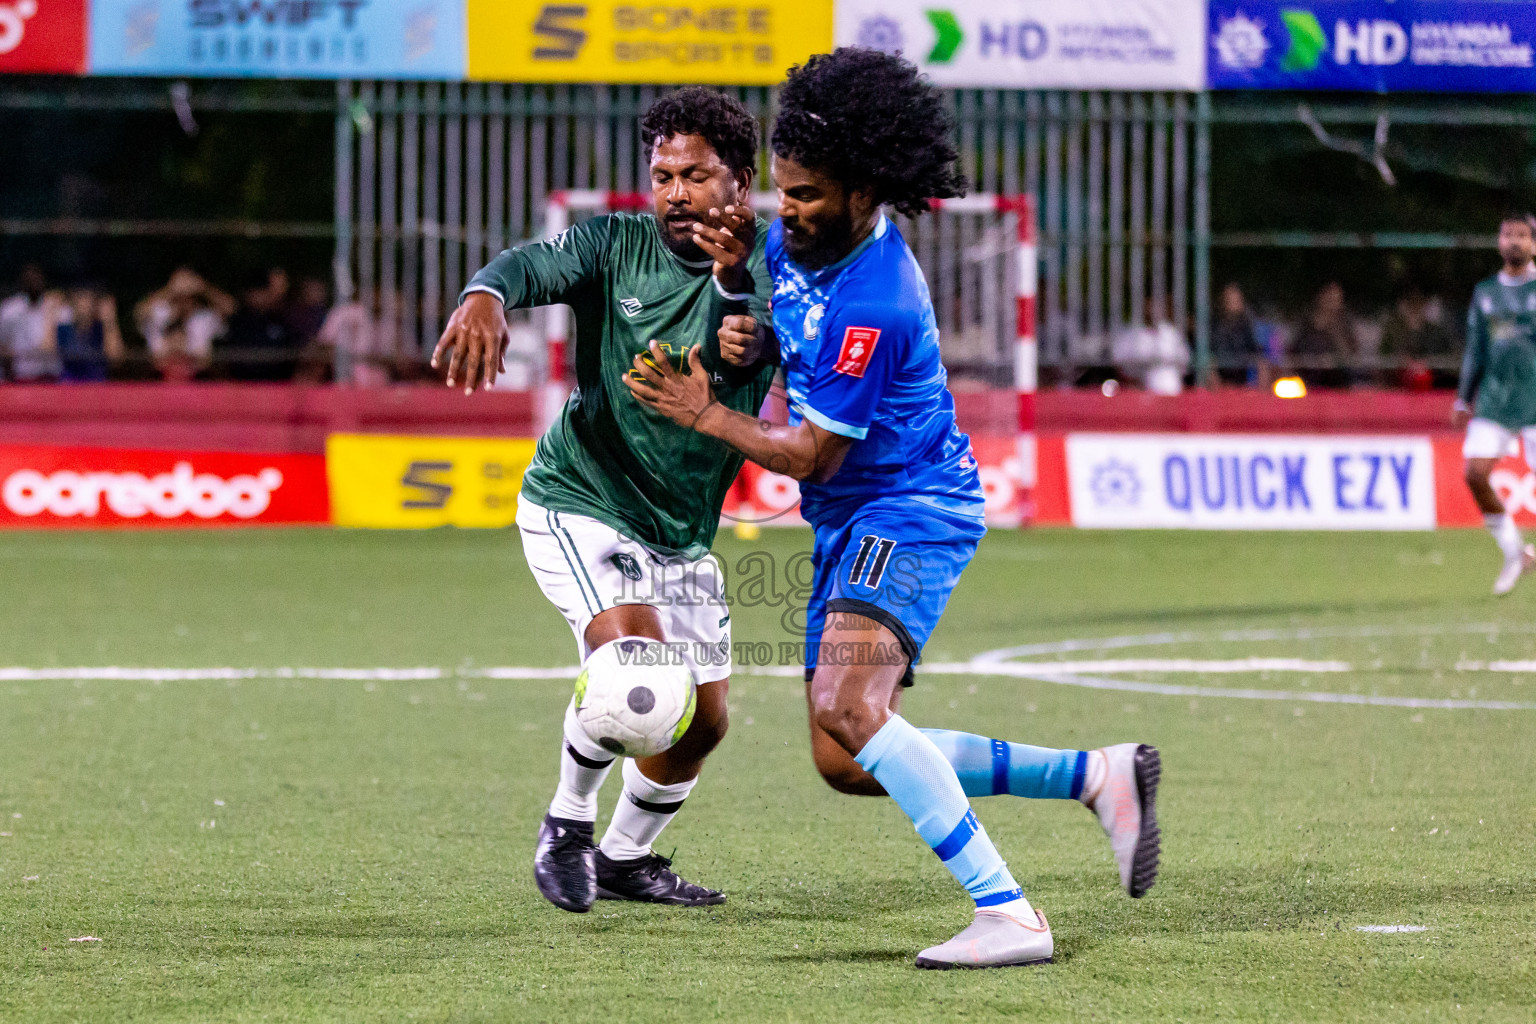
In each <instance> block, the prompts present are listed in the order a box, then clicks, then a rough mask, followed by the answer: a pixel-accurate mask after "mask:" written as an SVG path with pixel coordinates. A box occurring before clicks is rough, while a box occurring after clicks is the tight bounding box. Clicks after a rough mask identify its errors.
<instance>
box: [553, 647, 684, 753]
mask: <svg viewBox="0 0 1536 1024" xmlns="http://www.w3.org/2000/svg"><path fill="white" fill-rule="evenodd" d="M695 699H696V697H695V687H694V682H693V672H692V671H691V670H690V669H689V668H688V664H687V662H686V661H684V660H683V657H682V655H681V654H679V653H678V651H677V650H676V648H674V647H669V646H667V645H666V644H664V643H661V642H659V641H656V640H652V639H650V638H649V637H643V636H621V637H619V638H618V639H617V640H610V641H609V642H608V643H606V644H603V646H601V647H599V648H598V649H597V650H595V651H593V652H592V653H591V654H590V655H588V656H587V660H586V663H585V664H583V665H582V666H581V674H580V675H578V676H577V677H576V720H577V721H578V722H580V723H581V727H582V729H583V730H585V731H586V734H587V735H588V736H590V737H591V738H592V741H593V742H594V743H597V744H599V745H600V746H601V747H602V748H603V749H604V750H607V751H609V752H611V753H614V754H617V755H619V756H622V757H651V756H653V755H655V754H659V753H661V752H662V751H664V750H666V749H668V748H669V747H671V746H672V745H673V744H674V743H676V742H677V741H678V740H680V739H682V738H683V733H685V732H687V731H688V726H689V724H690V723H691V722H692V721H693V709H694V702H695Z"/></svg>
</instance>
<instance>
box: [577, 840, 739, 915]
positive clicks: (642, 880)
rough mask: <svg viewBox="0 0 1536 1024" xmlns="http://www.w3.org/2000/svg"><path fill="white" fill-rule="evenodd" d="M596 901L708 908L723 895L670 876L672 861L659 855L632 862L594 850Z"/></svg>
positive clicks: (655, 854)
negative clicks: (627, 901) (595, 852)
mask: <svg viewBox="0 0 1536 1024" xmlns="http://www.w3.org/2000/svg"><path fill="white" fill-rule="evenodd" d="M595 859H596V861H597V898H598V899H600V900H631V901H633V902H636V903H666V904H670V905H671V906H674V907H712V906H716V905H718V904H721V903H724V902H725V893H723V892H716V891H715V890H713V889H706V888H704V887H703V886H702V885H694V884H693V883H692V882H690V881H688V880H687V879H685V878H680V877H679V876H677V875H675V874H673V873H672V870H671V868H672V858H670V857H663V856H662V855H661V854H659V853H651V854H650V855H649V856H646V857H636V858H635V859H634V860H612V859H610V858H609V857H608V856H607V855H606V854H604V853H603V851H602V850H598V851H597V856H596V858H595Z"/></svg>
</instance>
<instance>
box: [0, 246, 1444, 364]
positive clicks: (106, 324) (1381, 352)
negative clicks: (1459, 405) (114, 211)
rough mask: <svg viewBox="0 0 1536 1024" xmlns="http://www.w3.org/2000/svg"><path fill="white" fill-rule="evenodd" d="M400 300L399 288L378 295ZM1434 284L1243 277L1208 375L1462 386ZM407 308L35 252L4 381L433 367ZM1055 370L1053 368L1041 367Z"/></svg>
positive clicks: (527, 358) (1155, 348)
mask: <svg viewBox="0 0 1536 1024" xmlns="http://www.w3.org/2000/svg"><path fill="white" fill-rule="evenodd" d="M379 299H380V301H381V304H382V305H384V306H386V307H388V312H389V313H390V314H393V313H395V312H396V311H397V310H399V309H400V303H401V301H402V300H401V297H400V296H399V295H383V296H379ZM1459 319H1460V317H1459V315H1457V314H1453V313H1451V312H1450V311H1449V310H1448V309H1447V304H1446V303H1445V302H1443V301H1442V300H1441V299H1440V298H1438V297H1436V296H1432V295H1426V294H1425V293H1424V292H1422V291H1421V290H1419V289H1417V288H1413V287H1409V288H1407V289H1406V290H1404V291H1403V292H1402V293H1401V295H1400V296H1399V297H1398V299H1397V301H1396V302H1395V303H1394V304H1393V305H1392V307H1391V308H1390V309H1387V310H1385V311H1382V312H1379V313H1377V314H1376V315H1365V314H1361V313H1358V312H1355V311H1353V310H1351V308H1350V306H1349V303H1348V302H1347V297H1346V295H1345V293H1344V289H1343V287H1342V286H1340V285H1339V284H1338V283H1337V282H1331V283H1328V284H1326V285H1324V286H1323V287H1322V288H1321V289H1320V290H1319V291H1318V293H1317V295H1316V296H1315V297H1314V298H1313V300H1312V301H1311V303H1310V305H1309V306H1308V307H1307V308H1306V309H1305V310H1304V311H1302V312H1301V313H1300V314H1299V315H1297V314H1294V313H1293V314H1291V315H1289V316H1287V315H1284V314H1282V313H1280V312H1278V311H1275V310H1268V309H1266V310H1255V309H1253V308H1251V306H1250V304H1249V302H1248V299H1247V297H1246V296H1245V295H1244V293H1243V290H1242V288H1241V287H1240V286H1239V285H1237V284H1236V283H1230V284H1227V285H1226V286H1225V287H1224V288H1222V290H1221V291H1220V292H1219V293H1218V294H1217V295H1216V296H1215V299H1214V309H1213V311H1212V322H1211V363H1212V367H1211V375H1210V377H1209V378H1208V380H1207V381H1205V383H1207V384H1210V385H1213V386H1228V387H1254V388H1266V389H1267V388H1269V387H1270V386H1271V385H1272V384H1273V382H1274V381H1275V380H1276V379H1277V378H1279V377H1282V376H1299V377H1301V378H1302V380H1303V381H1305V382H1306V383H1307V384H1308V385H1309V386H1315V387H1335V388H1347V387H1354V386H1359V385H1375V386H1382V387H1398V388H1408V389H1412V390H1428V389H1430V388H1447V387H1454V386H1455V384H1456V378H1457V374H1458V371H1459V368H1460V360H1461V346H1462V339H1461V337H1460V335H1459V332H1458V331H1456V330H1453V329H1452V326H1451V325H1452V323H1453V322H1456V321H1459ZM398 322H399V317H397V316H395V315H380V314H379V311H378V310H372V309H370V308H368V307H367V306H365V305H364V304H363V303H362V302H360V301H357V300H356V299H343V300H341V301H333V300H332V298H331V294H330V288H329V286H328V285H327V283H326V282H325V281H323V280H320V279H319V278H315V277H302V278H300V279H299V281H298V283H297V285H296V286H295V285H294V284H293V283H292V282H291V281H290V278H289V275H288V273H287V272H286V271H285V270H283V269H282V268H272V269H269V270H267V271H264V272H262V273H259V274H257V275H255V276H253V277H252V278H251V279H249V280H247V281H246V282H245V284H244V287H243V288H241V289H239V291H238V293H237V294H233V295H231V294H230V293H228V292H226V291H224V290H222V289H220V288H218V287H216V286H215V285H213V284H211V283H210V282H209V281H208V280H206V279H205V278H204V277H203V276H202V275H201V274H199V273H198V272H197V271H195V270H193V269H191V268H189V267H181V268H179V269H177V270H176V271H174V272H173V273H172V274H171V275H170V278H169V279H168V280H167V281H166V282H165V284H164V285H162V286H161V287H160V288H158V289H156V290H155V291H153V292H151V293H150V294H149V295H146V296H144V297H143V298H142V299H140V300H139V301H138V302H136V303H135V304H134V306H133V308H132V310H131V311H130V315H129V316H128V318H127V319H126V321H125V320H124V318H123V317H122V315H121V314H120V311H119V309H118V305H117V302H116V301H115V300H114V298H113V297H112V295H111V294H110V293H108V292H107V291H106V290H105V289H104V288H103V287H102V286H101V285H100V284H99V283H96V282H91V281H77V282H72V283H69V284H67V285H64V286H60V285H58V284H56V283H54V282H51V281H49V279H48V277H47V275H46V274H45V273H44V272H43V270H42V269H41V268H40V267H38V266H36V265H29V266H26V267H24V268H23V269H22V271H21V274H20V275H19V278H18V280H17V282H16V290H15V292H14V294H11V295H10V296H9V297H8V298H5V299H4V300H3V301H0V380H4V379H9V380H15V381H53V380H57V381H82V382H91V381H105V380H144V379H159V380H165V381H173V382H186V381H193V380H235V381H295V382H302V383H316V384H318V383H327V382H335V383H342V384H350V385H354V386H359V387H380V386H384V385H388V384H391V383H396V382H412V381H422V380H427V379H433V378H432V376H431V374H430V372H429V371H428V368H427V367H426V366H425V365H424V361H423V357H422V354H421V353H420V352H419V351H418V350H417V348H416V345H415V342H414V339H412V340H409V341H407V342H404V343H403V342H402V340H401V338H400V337H399V332H398V329H397V328H396V324H397V323H398ZM1191 334H1192V332H1191V330H1190V326H1189V324H1187V323H1184V322H1177V318H1176V317H1175V316H1174V314H1173V312H1172V310H1171V308H1170V306H1169V304H1168V302H1167V301H1166V300H1149V301H1148V302H1147V303H1146V308H1145V322H1144V323H1142V324H1139V325H1126V326H1123V327H1122V328H1120V329H1119V330H1117V331H1114V332H1112V333H1111V334H1110V335H1109V336H1107V337H1092V336H1084V337H1078V338H1071V339H1066V340H1065V342H1064V343H1063V344H1062V345H1061V347H1060V349H1058V351H1065V353H1066V355H1067V359H1068V362H1069V363H1070V367H1069V368H1066V372H1065V373H1064V374H1062V375H1061V376H1060V379H1059V380H1058V383H1062V384H1077V385H1079V386H1084V385H1087V386H1093V385H1100V384H1103V385H1104V386H1106V387H1109V386H1110V382H1111V381H1113V382H1114V384H1113V386H1114V387H1119V386H1129V387H1139V388H1143V389H1145V390H1147V391H1151V392H1153V393H1156V394H1165V395H1174V394H1178V393H1179V392H1180V391H1182V390H1183V389H1184V388H1185V387H1188V386H1191V385H1192V384H1194V383H1195V382H1194V380H1193V374H1194V357H1193V347H1192V345H1191V340H1190V339H1191ZM539 347H540V346H539V343H538V342H537V339H536V337H535V336H534V332H533V331H532V330H531V328H530V327H529V325H528V323H527V322H526V321H525V320H522V319H517V318H514V322H513V324H512V349H511V351H510V352H509V353H508V361H509V371H510V372H509V374H508V375H507V377H506V378H504V383H505V385H506V386H509V387H513V388H517V387H527V386H530V384H531V382H532V369H533V366H534V365H535V364H536V363H537V362H538V351H537V350H538V348H539ZM1047 376H1049V374H1047Z"/></svg>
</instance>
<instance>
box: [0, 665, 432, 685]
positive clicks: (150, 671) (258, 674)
mask: <svg viewBox="0 0 1536 1024" xmlns="http://www.w3.org/2000/svg"><path fill="white" fill-rule="evenodd" d="M451 674H452V673H449V672H445V671H443V670H442V669H440V668H436V667H432V666H426V667H421V668H286V667H280V668H124V667H122V666H118V665H107V666H101V667H81V668H18V667H0V682H12V683H35V682H50V681H59V680H62V681H66V682H70V681H74V682H79V681H94V680H101V681H108V682H154V683H178V682H207V681H210V680H224V679H359V680H383V681H389V682H397V681H408V680H413V679H445V678H447V677H448V676H449V675H451Z"/></svg>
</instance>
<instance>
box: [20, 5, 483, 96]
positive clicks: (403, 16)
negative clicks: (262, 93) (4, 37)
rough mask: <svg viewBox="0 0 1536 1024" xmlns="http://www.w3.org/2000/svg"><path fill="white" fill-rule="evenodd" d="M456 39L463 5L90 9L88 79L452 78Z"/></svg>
mask: <svg viewBox="0 0 1536 1024" xmlns="http://www.w3.org/2000/svg"><path fill="white" fill-rule="evenodd" d="M42 2H44V3H46V2H48V0H42ZM464 31H465V28H464V2H463V0H91V29H90V37H91V57H90V70H91V73H92V74H98V75H197V76H205V77H225V78H232V77H255V78H422V79H443V78H446V79H460V78H463V77H464Z"/></svg>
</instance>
